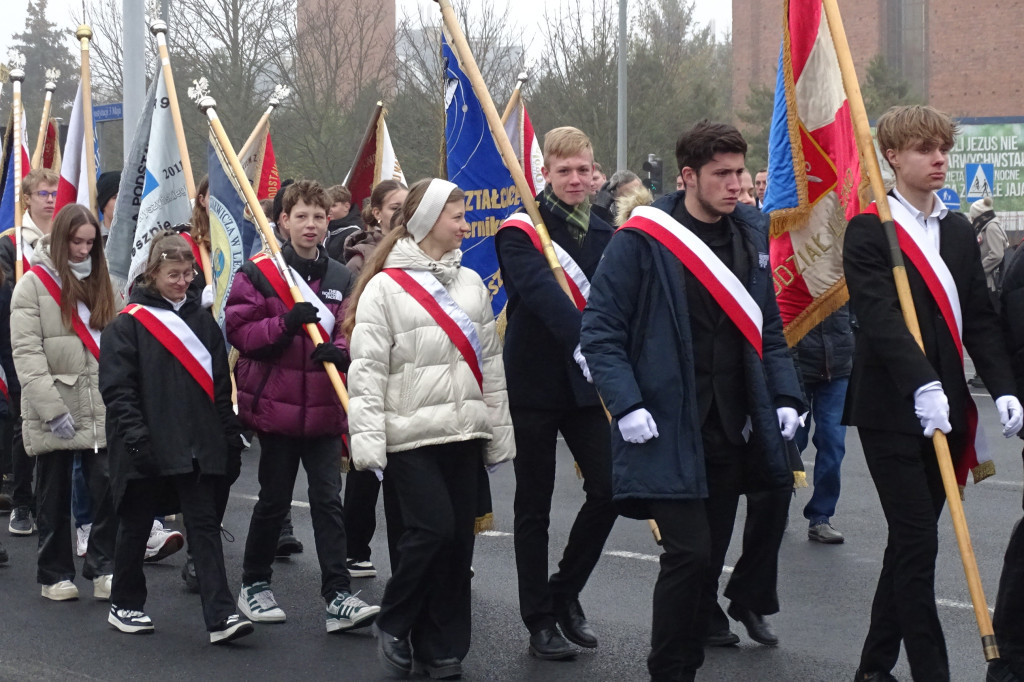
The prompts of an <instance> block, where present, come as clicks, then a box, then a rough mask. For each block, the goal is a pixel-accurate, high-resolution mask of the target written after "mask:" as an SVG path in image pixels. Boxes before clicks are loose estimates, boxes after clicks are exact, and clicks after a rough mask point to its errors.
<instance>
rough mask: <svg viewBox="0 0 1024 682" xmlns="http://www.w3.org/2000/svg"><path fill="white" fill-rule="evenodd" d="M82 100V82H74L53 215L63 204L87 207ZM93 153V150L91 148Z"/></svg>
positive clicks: (87, 185)
mask: <svg viewBox="0 0 1024 682" xmlns="http://www.w3.org/2000/svg"><path fill="white" fill-rule="evenodd" d="M83 106H84V105H83V103H82V84H81V83H79V84H78V93H77V94H76V95H75V104H74V106H73V107H72V108H71V118H70V119H68V137H67V141H66V142H65V143H64V157H63V158H62V159H61V164H60V181H59V183H58V184H57V203H56V205H55V206H54V207H53V214H54V215H57V212H58V211H60V209H62V208H64V206H66V205H67V204H82V205H83V206H86V207H88V206H89V205H90V202H89V176H88V170H87V168H88V166H87V164H86V156H85V154H86V151H85V112H84V109H83ZM93 153H95V151H94V150H93Z"/></svg>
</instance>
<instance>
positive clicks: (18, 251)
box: [9, 68, 25, 282]
mask: <svg viewBox="0 0 1024 682" xmlns="http://www.w3.org/2000/svg"><path fill="white" fill-rule="evenodd" d="M24 80H25V72H24V71H23V70H21V69H20V68H15V69H11V88H12V90H13V93H14V94H13V98H12V102H11V128H12V130H11V131H10V133H13V136H12V137H11V154H13V155H14V182H13V183H12V184H13V185H14V246H15V249H14V251H15V253H14V256H15V260H14V281H15V282H17V281H18V280H20V279H21V276H22V275H23V274H24V270H25V263H24V244H23V242H22V239H21V221H22V210H23V209H22V206H21V199H22V197H21V176H22V168H21V149H22V143H23V139H22V135H23V133H22V128H21V118H22V113H23V112H22V109H21V84H22V82H23V81H24ZM10 133H9V134H10Z"/></svg>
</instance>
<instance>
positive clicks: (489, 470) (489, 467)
mask: <svg viewBox="0 0 1024 682" xmlns="http://www.w3.org/2000/svg"><path fill="white" fill-rule="evenodd" d="M502 464H504V462H498V463H497V464H488V465H487V473H489V474H493V473H495V472H496V471H497V470H498V469H500V468H501V465H502Z"/></svg>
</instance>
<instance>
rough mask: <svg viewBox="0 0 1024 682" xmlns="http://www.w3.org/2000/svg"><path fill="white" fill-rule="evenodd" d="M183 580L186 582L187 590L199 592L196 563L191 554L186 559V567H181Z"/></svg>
mask: <svg viewBox="0 0 1024 682" xmlns="http://www.w3.org/2000/svg"><path fill="white" fill-rule="evenodd" d="M181 579H182V580H184V581H185V588H186V589H187V590H188V591H189V592H192V593H198V592H199V578H197V577H196V562H195V560H194V559H192V555H191V554H189V555H188V556H187V557H186V558H185V565H184V566H182V567H181Z"/></svg>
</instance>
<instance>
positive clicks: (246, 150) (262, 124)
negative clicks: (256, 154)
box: [238, 97, 281, 159]
mask: <svg viewBox="0 0 1024 682" xmlns="http://www.w3.org/2000/svg"><path fill="white" fill-rule="evenodd" d="M280 103H281V100H279V99H277V98H276V97H271V98H270V105H269V106H268V107H267V110H266V111H264V112H263V115H262V116H260V120H259V121H257V122H256V127H255V128H253V129H252V132H251V133H249V137H248V138H246V140H245V144H243V145H242V149H241V151H239V152H238V158H240V159H244V158H245V157H247V156H249V154H250V153H251V152H252V148H253V145H255V144H256V141H257V140H258V139H259V137H260V133H261V132H263V134H264V135H266V133H265V132H264V130H265V128H266V126H267V122H268V121H270V115H271V114H272V113H274V109H276V108H277V106H278V105H279V104H280Z"/></svg>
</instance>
